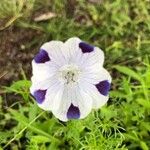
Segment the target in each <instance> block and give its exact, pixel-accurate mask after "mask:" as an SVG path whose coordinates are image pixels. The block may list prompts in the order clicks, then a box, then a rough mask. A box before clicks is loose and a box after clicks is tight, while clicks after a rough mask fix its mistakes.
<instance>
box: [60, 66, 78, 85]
mask: <svg viewBox="0 0 150 150" xmlns="http://www.w3.org/2000/svg"><path fill="white" fill-rule="evenodd" d="M79 74H80V70H79V68H78V67H77V66H75V65H66V66H64V67H62V68H61V69H60V71H59V78H60V80H61V81H63V82H64V83H65V84H67V85H73V84H76V83H77V82H78V80H79Z"/></svg>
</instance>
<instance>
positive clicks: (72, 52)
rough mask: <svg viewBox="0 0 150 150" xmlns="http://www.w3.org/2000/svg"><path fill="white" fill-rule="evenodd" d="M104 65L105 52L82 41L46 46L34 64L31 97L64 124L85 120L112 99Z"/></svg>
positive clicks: (48, 44) (69, 40)
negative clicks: (93, 110) (73, 120)
mask: <svg viewBox="0 0 150 150" xmlns="http://www.w3.org/2000/svg"><path fill="white" fill-rule="evenodd" d="M103 63H104V53H103V51H102V50H101V49H99V48H98V47H94V46H91V45H89V44H87V43H85V42H83V41H81V40H80V39H79V38H76V37H73V38H70V39H68V40H67V41H66V42H65V43H63V42H61V41H50V42H47V43H45V44H44V45H42V46H41V48H40V51H39V53H38V54H37V55H36V56H35V57H34V59H33V61H32V68H33V76H32V78H31V80H32V86H31V88H30V91H31V94H32V95H33V96H34V98H35V99H36V101H37V104H38V106H39V107H40V108H42V109H43V110H48V111H52V113H53V114H54V115H55V116H56V118H58V119H60V120H62V121H68V120H70V119H82V118H85V117H86V116H87V115H88V114H89V113H90V112H91V110H92V108H94V109H97V108H100V107H102V106H103V105H104V104H105V103H106V102H107V100H108V98H109V97H108V91H109V89H110V83H111V76H110V74H109V73H108V72H107V70H105V69H104V68H103Z"/></svg>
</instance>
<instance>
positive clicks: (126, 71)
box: [113, 65, 142, 82]
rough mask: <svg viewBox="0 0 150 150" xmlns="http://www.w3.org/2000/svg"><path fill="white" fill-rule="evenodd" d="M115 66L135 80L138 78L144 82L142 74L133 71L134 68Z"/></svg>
mask: <svg viewBox="0 0 150 150" xmlns="http://www.w3.org/2000/svg"><path fill="white" fill-rule="evenodd" d="M113 68H115V69H117V70H118V71H119V72H121V73H123V74H125V75H128V76H129V77H131V78H133V79H135V80H138V81H140V82H142V78H141V76H140V75H139V74H138V73H136V72H135V71H133V70H132V69H130V68H128V67H125V66H119V65H116V66H114V67H113Z"/></svg>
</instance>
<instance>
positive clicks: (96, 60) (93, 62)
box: [81, 47, 104, 70]
mask: <svg viewBox="0 0 150 150" xmlns="http://www.w3.org/2000/svg"><path fill="white" fill-rule="evenodd" d="M82 59H84V62H83V63H82V64H81V65H82V68H83V69H84V70H90V69H96V70H97V69H98V68H100V67H102V66H103V63H104V53H103V51H102V50H101V49H99V48H98V47H94V50H93V52H90V53H85V54H84V55H83V57H82Z"/></svg>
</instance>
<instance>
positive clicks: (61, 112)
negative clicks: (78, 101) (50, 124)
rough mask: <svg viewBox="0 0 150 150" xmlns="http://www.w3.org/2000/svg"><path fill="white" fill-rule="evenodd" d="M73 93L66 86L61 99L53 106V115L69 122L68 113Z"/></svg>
mask: <svg viewBox="0 0 150 150" xmlns="http://www.w3.org/2000/svg"><path fill="white" fill-rule="evenodd" d="M71 94H72V93H71V92H70V89H69V88H68V87H67V86H66V87H64V90H63V92H62V95H61V97H60V98H59V99H57V100H55V101H54V103H53V105H54V107H53V110H52V112H53V114H54V115H55V117H56V118H58V119H60V120H61V121H67V120H68V118H67V111H68V108H69V106H70V105H71Z"/></svg>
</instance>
